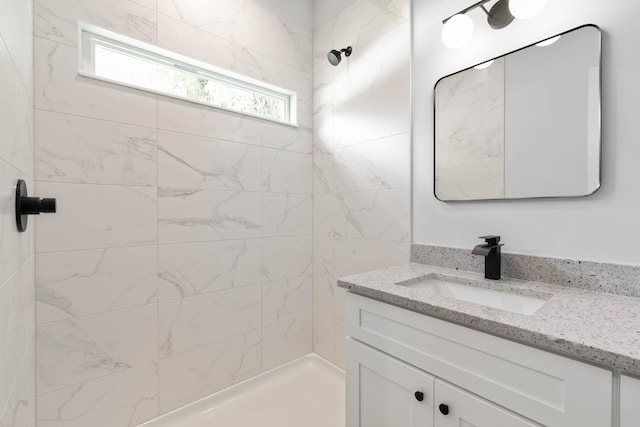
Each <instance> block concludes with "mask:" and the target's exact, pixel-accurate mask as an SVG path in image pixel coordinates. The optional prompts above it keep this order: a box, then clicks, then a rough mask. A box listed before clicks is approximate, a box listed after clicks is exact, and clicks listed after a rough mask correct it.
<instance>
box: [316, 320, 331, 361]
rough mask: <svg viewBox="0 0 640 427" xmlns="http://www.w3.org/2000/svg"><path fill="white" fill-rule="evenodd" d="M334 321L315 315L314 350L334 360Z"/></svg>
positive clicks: (329, 359)
mask: <svg viewBox="0 0 640 427" xmlns="http://www.w3.org/2000/svg"><path fill="white" fill-rule="evenodd" d="M334 335H335V334H334V327H333V321H332V320H331V319H327V318H325V317H321V316H316V315H315V313H314V316H313V352H314V353H316V354H317V355H319V356H321V357H323V358H325V359H326V360H328V361H329V362H333V356H334V348H333V340H334Z"/></svg>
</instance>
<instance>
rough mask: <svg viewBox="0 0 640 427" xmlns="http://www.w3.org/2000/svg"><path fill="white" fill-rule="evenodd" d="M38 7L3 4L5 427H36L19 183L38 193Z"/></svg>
mask: <svg viewBox="0 0 640 427" xmlns="http://www.w3.org/2000/svg"><path fill="white" fill-rule="evenodd" d="M32 28H33V3H32V1H31V0H0V94H2V96H1V99H0V184H2V186H1V187H0V427H35V425H36V410H35V408H36V398H35V396H36V391H35V375H36V370H35V342H34V336H35V303H34V301H35V297H34V289H35V288H34V280H35V279H34V259H35V257H34V227H33V220H31V221H30V223H29V228H28V229H27V232H25V233H20V232H18V229H17V227H16V222H15V189H16V182H17V180H18V179H24V180H25V181H27V187H28V190H29V192H30V193H33V192H34V185H33V184H34V183H33V180H34V172H33V170H34V168H33V158H34V154H33V153H34V147H33V132H34V131H33V126H34V118H33V116H34V107H33V38H32V35H31V33H32Z"/></svg>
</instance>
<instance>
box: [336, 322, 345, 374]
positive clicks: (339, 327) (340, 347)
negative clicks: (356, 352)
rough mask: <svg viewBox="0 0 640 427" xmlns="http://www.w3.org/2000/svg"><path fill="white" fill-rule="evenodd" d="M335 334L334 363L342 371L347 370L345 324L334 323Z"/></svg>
mask: <svg viewBox="0 0 640 427" xmlns="http://www.w3.org/2000/svg"><path fill="white" fill-rule="evenodd" d="M334 333H335V338H334V339H333V346H334V350H333V363H334V364H335V365H336V366H337V367H339V368H341V369H346V363H345V362H346V360H345V359H346V352H345V343H346V337H347V332H346V330H345V325H344V322H335V323H334Z"/></svg>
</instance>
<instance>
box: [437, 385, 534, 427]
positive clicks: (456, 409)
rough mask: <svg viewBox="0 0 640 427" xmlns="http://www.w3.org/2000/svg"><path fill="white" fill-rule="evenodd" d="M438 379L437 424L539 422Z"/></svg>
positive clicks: (492, 426)
mask: <svg viewBox="0 0 640 427" xmlns="http://www.w3.org/2000/svg"><path fill="white" fill-rule="evenodd" d="M435 383H436V384H435V387H436V396H435V411H436V416H435V427H497V426H499V427H536V426H539V424H534V423H532V422H530V421H527V420H525V419H523V418H520V417H518V416H516V415H513V414H511V413H510V412H507V411H505V410H504V409H502V408H499V407H498V406H495V405H493V404H491V403H489V402H487V401H485V400H482V399H480V398H478V397H476V396H474V395H472V394H469V393H467V392H465V391H462V390H460V389H458V388H456V387H453V386H451V385H449V384H447V383H444V382H442V381H440V380H436V382H435Z"/></svg>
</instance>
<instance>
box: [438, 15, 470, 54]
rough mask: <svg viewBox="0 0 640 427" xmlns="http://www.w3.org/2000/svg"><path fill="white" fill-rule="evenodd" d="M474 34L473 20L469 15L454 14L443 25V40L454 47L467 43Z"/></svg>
mask: <svg viewBox="0 0 640 427" xmlns="http://www.w3.org/2000/svg"><path fill="white" fill-rule="evenodd" d="M472 35H473V21H472V20H471V18H469V17H468V16H467V15H462V14H458V15H454V16H452V17H451V18H449V20H448V21H447V22H445V24H444V27H442V42H443V43H444V44H445V46H447V47H450V48H452V49H457V48H459V47H462V46H464V45H465V44H467V42H468V41H469V40H471V36H472Z"/></svg>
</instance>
